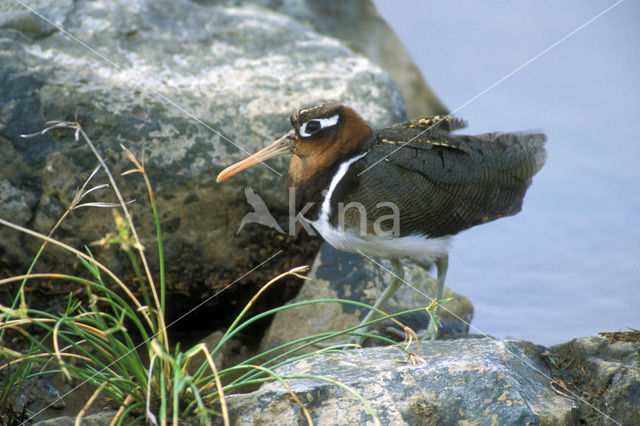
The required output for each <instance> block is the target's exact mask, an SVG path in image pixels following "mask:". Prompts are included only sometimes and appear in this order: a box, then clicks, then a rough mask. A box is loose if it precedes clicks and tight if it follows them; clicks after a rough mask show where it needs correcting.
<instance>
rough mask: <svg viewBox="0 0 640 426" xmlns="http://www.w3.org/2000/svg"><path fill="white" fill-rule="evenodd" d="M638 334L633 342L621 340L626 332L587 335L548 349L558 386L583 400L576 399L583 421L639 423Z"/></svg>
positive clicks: (592, 423)
mask: <svg viewBox="0 0 640 426" xmlns="http://www.w3.org/2000/svg"><path fill="white" fill-rule="evenodd" d="M603 334H605V333H603ZM606 334H609V333H606ZM639 334H640V333H637V332H636V337H635V340H630V341H622V340H618V337H617V336H624V335H625V333H610V335H611V336H612V340H609V339H607V338H605V337H603V336H587V337H582V338H579V339H573V340H571V341H569V342H567V343H563V344H561V345H557V346H553V347H551V348H549V351H548V352H547V354H546V356H547V357H548V359H549V360H550V361H549V365H550V366H551V368H552V371H553V376H554V378H556V379H559V380H560V381H561V382H558V384H557V386H556V388H557V389H558V391H559V392H564V393H566V394H567V395H568V396H569V397H571V398H573V399H575V400H576V401H579V399H578V398H581V399H582V401H580V402H577V405H578V407H579V409H580V420H581V422H582V424H590V425H605V424H613V421H611V419H613V420H615V421H616V422H618V424H623V425H631V424H638V419H640V341H639V339H638V335H639ZM567 389H568V390H569V391H570V392H567V391H566V390H567ZM605 414H606V415H607V416H610V417H611V419H608V418H607V417H605Z"/></svg>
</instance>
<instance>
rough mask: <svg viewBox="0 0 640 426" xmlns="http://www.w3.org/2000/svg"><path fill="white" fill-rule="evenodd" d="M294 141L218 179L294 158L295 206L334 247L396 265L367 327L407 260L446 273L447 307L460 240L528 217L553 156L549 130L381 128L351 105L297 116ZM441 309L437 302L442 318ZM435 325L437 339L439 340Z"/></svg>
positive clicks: (437, 294)
mask: <svg viewBox="0 0 640 426" xmlns="http://www.w3.org/2000/svg"><path fill="white" fill-rule="evenodd" d="M289 120H290V122H291V126H292V129H291V130H290V131H289V132H287V133H286V134H285V135H284V136H282V137H281V138H279V139H278V140H276V141H275V142H273V143H272V144H270V145H269V146H267V147H266V148H264V149H262V150H260V151H259V152H257V153H255V154H253V155H251V156H249V157H248V158H246V159H244V160H242V161H240V162H238V163H236V164H233V165H231V166H229V167H227V168H225V169H224V170H223V171H221V172H220V174H219V175H218V177H217V182H222V181H224V180H226V179H228V178H229V177H231V176H233V175H235V174H237V173H238V172H240V171H242V170H244V169H246V168H248V167H251V166H253V165H255V164H257V163H260V162H263V161H265V160H267V159H269V158H272V157H275V156H279V155H285V154H288V155H291V160H290V165H289V173H288V177H287V184H288V186H289V187H290V188H294V189H295V193H294V194H295V195H294V198H295V209H296V211H300V212H301V213H302V216H303V217H304V219H305V220H306V221H308V222H309V223H310V224H311V225H312V226H313V227H314V228H315V229H316V230H317V231H318V233H319V234H320V235H321V236H322V237H323V238H324V239H325V240H326V241H327V242H328V243H329V244H331V245H332V246H333V247H335V248H336V249H338V250H343V251H347V252H353V253H360V254H362V255H366V256H368V257H378V258H384V259H388V260H389V261H390V262H391V266H392V270H393V279H392V280H391V282H390V283H389V284H388V286H387V287H386V289H385V290H384V291H383V293H382V294H381V295H380V296H379V298H378V299H377V300H376V302H375V304H374V305H373V307H374V309H372V310H370V311H369V312H368V314H367V315H366V316H365V318H364V319H363V320H362V322H361V324H364V323H366V322H367V321H369V320H370V319H372V318H373V315H374V312H375V310H376V309H380V308H381V307H382V306H383V305H384V303H385V302H386V301H387V300H388V299H389V297H391V296H392V295H393V293H394V292H395V291H396V290H397V289H398V288H399V286H400V285H401V283H402V282H403V277H404V269H403V267H402V263H401V262H402V261H407V260H408V261H412V262H414V263H416V264H418V265H420V266H421V267H423V268H425V269H426V270H427V271H429V270H430V269H431V268H432V266H433V265H435V269H436V272H437V275H436V279H435V286H434V287H435V290H434V295H433V298H434V300H436V301H437V300H441V298H442V291H443V287H444V281H445V277H446V272H447V269H448V263H449V255H448V252H449V247H450V240H451V238H452V237H453V236H454V235H457V234H458V233H460V232H462V231H464V230H466V229H469V228H471V227H474V226H476V225H480V224H483V223H487V222H491V221H493V220H496V219H499V218H501V217H505V216H512V215H515V214H516V213H518V212H520V211H521V209H522V203H523V199H524V196H525V193H526V191H527V189H528V188H529V186H530V185H531V182H532V178H533V176H534V175H535V174H536V173H537V172H538V171H539V170H540V169H541V168H542V166H543V165H544V162H545V159H546V150H545V142H546V140H547V138H546V136H545V135H544V134H542V133H525V132H518V133H501V132H493V133H485V134H480V135H475V136H471V135H461V134H457V132H456V131H458V130H460V129H463V128H464V127H466V122H465V121H464V120H462V119H459V118H456V117H453V116H451V115H447V116H433V117H425V118H419V119H416V120H410V121H406V122H404V123H401V124H397V125H394V126H391V127H387V128H381V129H374V128H372V127H371V126H369V124H367V122H366V121H365V120H364V119H363V118H362V117H361V116H360V115H359V114H358V113H357V112H356V111H355V110H354V109H353V108H351V107H349V106H346V105H343V104H340V103H326V104H321V105H317V106H314V107H310V108H304V109H301V110H299V111H298V112H296V113H294V114H291V115H290V117H289ZM438 306H439V305H438V304H436V307H435V309H436V315H437V309H438ZM435 327H436V325H435V321H430V323H429V326H428V332H427V335H428V336H430V337H431V338H432V339H433V338H435V336H436V334H437V330H436V329H435Z"/></svg>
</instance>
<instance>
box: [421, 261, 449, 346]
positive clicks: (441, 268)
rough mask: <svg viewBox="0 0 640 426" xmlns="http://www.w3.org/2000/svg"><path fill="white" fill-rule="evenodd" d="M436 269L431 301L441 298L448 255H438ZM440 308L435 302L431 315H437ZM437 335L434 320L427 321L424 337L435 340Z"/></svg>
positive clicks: (447, 265)
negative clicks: (436, 273)
mask: <svg viewBox="0 0 640 426" xmlns="http://www.w3.org/2000/svg"><path fill="white" fill-rule="evenodd" d="M435 264H436V269H437V271H438V275H437V277H438V278H437V279H436V282H435V286H434V288H433V301H437V302H439V301H440V300H441V299H442V291H443V289H444V279H445V277H446V276H447V268H448V267H449V255H448V254H445V255H444V256H442V257H439V258H437V259H436V261H435ZM439 310H440V304H439V303H436V306H435V308H434V311H433V315H434V316H437V315H438V311H439ZM437 336H438V330H437V329H436V324H435V321H429V327H428V329H427V333H426V334H425V337H426V338H427V339H430V340H435V339H436V337H437Z"/></svg>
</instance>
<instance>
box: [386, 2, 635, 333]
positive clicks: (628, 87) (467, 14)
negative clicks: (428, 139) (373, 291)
mask: <svg viewBox="0 0 640 426" xmlns="http://www.w3.org/2000/svg"><path fill="white" fill-rule="evenodd" d="M375 3H376V6H377V7H378V10H379V12H380V14H381V15H382V16H383V17H384V18H385V19H386V20H387V22H389V24H390V25H391V26H392V27H393V28H394V30H395V31H396V33H397V34H398V36H399V37H400V39H401V40H402V42H403V43H404V45H405V47H406V48H407V49H408V50H409V53H410V54H411V56H412V58H413V59H414V61H415V62H416V64H417V65H418V67H419V68H420V69H421V71H422V73H423V74H424V75H425V77H426V79H427V81H428V83H429V84H430V85H431V87H432V88H433V89H434V91H435V92H436V93H437V94H438V95H439V96H440V97H441V99H442V100H443V101H444V102H445V104H446V105H447V106H448V107H449V108H451V109H452V110H454V109H456V108H458V107H459V106H461V105H463V104H465V103H466V102H467V101H468V100H469V99H471V98H473V97H474V96H475V95H477V94H479V93H480V92H482V91H483V90H485V89H487V88H488V87H489V86H491V85H492V84H494V83H496V82H497V81H498V80H500V79H501V78H503V77H504V76H506V75H508V74H509V73H511V72H512V71H513V70H515V69H516V68H518V67H520V66H521V65H523V64H524V63H526V62H527V61H529V60H530V59H532V58H533V57H535V56H536V55H538V54H539V53H540V52H542V51H543V50H545V49H546V48H548V47H550V46H551V45H553V44H554V43H556V42H557V41H559V40H560V39H562V38H563V37H565V36H566V35H568V34H569V33H571V32H572V31H574V30H575V29H576V28H578V27H580V26H581V25H583V24H584V23H586V22H587V21H589V20H590V19H591V18H593V17H595V16H596V15H597V14H598V13H600V12H601V11H603V10H604V9H606V8H607V7H608V6H610V5H612V4H614V3H615V2H612V1H581V2H555V1H554V2H552V1H521V2H504V1H485V2H474V1H471V0H468V1H452V2H424V1H421V0H403V1H401V2H392V1H385V0H377V1H375ZM639 22H640V4H638V3H637V2H630V1H627V2H623V3H621V4H619V5H618V6H617V7H615V8H614V9H612V10H611V11H610V12H608V13H607V14H605V15H603V16H602V17H600V18H598V19H596V20H595V21H594V22H593V23H591V24H589V25H587V26H586V27H585V28H583V29H582V30H580V31H578V32H577V33H575V34H574V35H573V36H571V37H569V38H568V39H567V40H565V41H564V42H562V43H560V44H559V45H557V46H556V47H554V48H553V49H551V50H550V51H548V52H547V53H545V54H543V55H542V56H541V57H539V58H538V59H535V60H534V61H532V62H531V63H530V64H529V65H527V66H526V67H524V68H523V69H522V70H520V71H519V72H517V73H516V74H514V75H513V76H511V77H509V78H508V79H506V80H505V81H504V82H502V83H500V84H498V85H497V86H496V87H495V88H492V89H490V90H489V91H488V92H487V93H485V94H483V95H482V96H480V97H479V98H478V99H476V100H475V101H473V102H471V103H470V104H469V105H467V106H465V107H464V108H462V109H461V110H460V111H458V112H457V113H456V115H458V116H460V117H463V118H465V119H467V120H468V121H469V132H473V133H481V132H487V131H494V130H502V131H514V130H531V129H533V130H543V131H544V132H545V133H546V134H547V136H548V137H549V142H548V144H547V148H548V153H549V156H548V160H547V163H546V165H545V167H544V168H543V169H542V171H541V172H540V173H539V174H538V175H537V176H536V177H535V178H534V183H533V185H532V187H531V188H530V190H529V192H528V194H527V197H526V198H525V203H524V210H523V212H522V213H520V214H519V215H517V216H515V217H512V218H505V219H502V220H499V221H497V222H493V223H490V224H486V225H483V226H480V227H477V228H474V229H471V230H469V231H466V232H464V233H462V234H460V235H459V236H457V237H456V238H455V240H454V248H453V250H452V253H451V256H450V262H449V274H448V277H447V283H448V285H449V286H450V287H451V288H453V289H454V290H456V291H459V292H461V293H463V294H465V295H467V296H468V297H469V298H470V299H471V300H472V302H473V303H474V305H475V309H476V310H475V319H474V321H473V322H472V325H473V326H475V327H476V328H477V329H479V330H480V331H481V332H483V333H487V334H490V335H493V336H496V337H512V338H518V339H527V340H532V341H534V342H536V343H541V344H548V345H549V344H555V343H561V342H563V341H566V340H568V339H570V338H573V337H578V336H582V335H587V334H592V333H596V332H598V331H613V330H625V329H626V328H627V327H633V328H640V264H639V260H640V214H639V213H640V188H639V185H640V166H639V164H638V163H639V162H640V141H639V140H638V136H639V135H640V25H638V23H639Z"/></svg>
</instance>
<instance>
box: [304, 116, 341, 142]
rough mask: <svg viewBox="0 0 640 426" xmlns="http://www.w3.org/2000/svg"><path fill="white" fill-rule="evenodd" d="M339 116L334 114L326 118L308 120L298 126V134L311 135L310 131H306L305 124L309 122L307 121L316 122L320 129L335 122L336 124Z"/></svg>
mask: <svg viewBox="0 0 640 426" xmlns="http://www.w3.org/2000/svg"><path fill="white" fill-rule="evenodd" d="M339 118H340V116H339V115H338V114H336V115H332V116H331V117H328V118H314V119H313V120H309V121H307V122H306V123H304V124H302V126H300V136H302V137H307V136H311V133H308V132H307V124H309V122H311V121H316V122H318V123H319V124H320V128H321V129H326V128H327V127H331V126H335V125H336V124H338V119H339Z"/></svg>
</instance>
